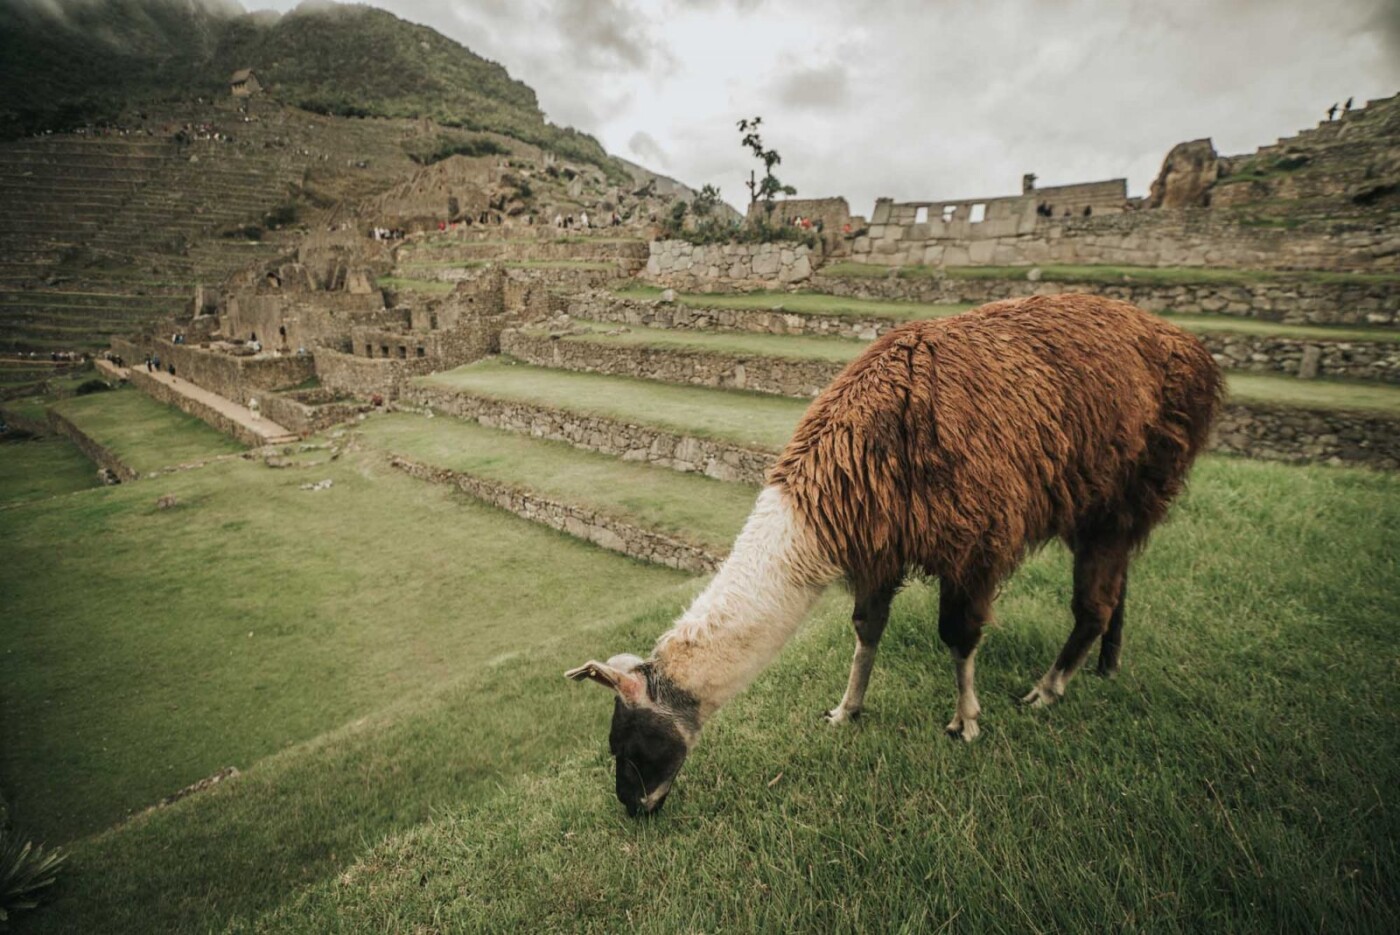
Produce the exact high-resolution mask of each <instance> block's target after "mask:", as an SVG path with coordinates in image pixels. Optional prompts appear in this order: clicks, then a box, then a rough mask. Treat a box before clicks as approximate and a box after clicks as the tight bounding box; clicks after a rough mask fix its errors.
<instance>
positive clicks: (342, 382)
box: [316, 348, 433, 399]
mask: <svg viewBox="0 0 1400 935" xmlns="http://www.w3.org/2000/svg"><path fill="white" fill-rule="evenodd" d="M432 365H433V362H432V361H431V360H429V359H426V358H410V359H408V360H390V359H385V358H375V359H372V360H371V359H370V358H367V357H356V356H355V355H353V354H344V353H341V352H340V351H332V350H327V349H326V348H320V349H318V350H317V351H316V375H317V376H318V377H320V379H321V385H322V386H324V387H325V388H327V389H329V390H333V391H334V392H337V393H348V394H349V395H351V396H359V397H369V396H371V395H373V394H375V393H381V394H383V395H384V396H386V397H388V398H390V399H393V398H395V397H397V396H398V395H399V394H400V392H402V390H403V389H404V387H405V386H407V385H408V381H409V379H410V378H412V377H415V376H419V375H420V374H424V373H429V372H430V371H431V370H432Z"/></svg>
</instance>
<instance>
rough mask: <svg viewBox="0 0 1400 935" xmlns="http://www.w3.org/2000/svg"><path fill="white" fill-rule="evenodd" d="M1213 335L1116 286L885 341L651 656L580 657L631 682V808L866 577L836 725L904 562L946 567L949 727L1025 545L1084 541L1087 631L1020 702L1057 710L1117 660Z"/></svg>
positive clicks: (829, 398)
mask: <svg viewBox="0 0 1400 935" xmlns="http://www.w3.org/2000/svg"><path fill="white" fill-rule="evenodd" d="M1221 386H1222V383H1221V377H1220V372H1219V370H1218V369H1217V367H1216V365H1215V362H1214V361H1213V360H1212V359H1211V356H1210V354H1209V353H1207V351H1206V350H1205V348H1204V347H1203V346H1202V345H1201V343H1200V342H1199V341H1198V340H1196V339H1195V338H1194V337H1192V336H1191V335H1189V334H1187V333H1186V332H1184V331H1182V330H1181V329H1180V328H1177V327H1176V326H1175V325H1172V324H1169V323H1168V322H1166V321H1164V320H1162V319H1161V318H1158V317H1156V316H1154V315H1151V314H1148V313H1147V312H1144V311H1142V310H1141V309H1137V308H1134V307H1133V306H1131V305H1128V304H1126V303H1123V302H1116V301H1112V300H1109V299H1104V298H1099V297H1097V296H1089V295H1060V296H1050V297H1035V298H1029V299H1011V300H1007V301H1003V302H994V303H992V304H990V305H984V306H982V307H981V308H978V309H975V310H973V311H971V312H967V313H965V314H962V315H958V316H955V317H952V318H946V319H941V320H938V321H919V322H911V323H910V324H907V325H903V326H901V327H899V328H896V329H894V330H893V331H891V332H889V333H888V334H886V335H885V336H884V337H882V338H879V339H878V340H876V341H875V342H874V343H873V344H872V345H871V346H870V347H869V348H868V349H867V350H866V351H865V352H864V353H862V354H861V355H860V356H859V357H858V358H857V359H856V360H855V361H853V362H852V363H851V365H850V366H849V367H847V368H846V369H845V370H844V371H843V372H842V373H841V374H840V375H839V376H838V377H837V378H836V379H835V381H833V382H832V384H831V385H830V386H829V387H827V389H826V390H825V391H824V392H823V393H822V394H821V395H820V396H819V397H817V399H816V400H815V401H814V402H813V403H812V405H811V407H810V408H809V409H808V410H807V413H806V415H805V416H804V417H803V419H802V421H801V423H800V424H799V425H798V427H797V430H796V433H795V434H794V435H793V438H792V441H791V442H789V443H788V446H787V448H786V449H785V450H784V452H783V454H782V456H781V457H780V459H779V460H778V462H777V464H776V466H775V467H774V468H773V469H772V470H771V471H770V473H769V475H768V483H767V486H765V487H764V489H763V490H762V492H761V493H760V494H759V496H758V502H757V505H756V506H755V508H754V511H753V514H752V515H751V516H750V517H749V519H748V521H747V522H746V523H745V525H744V529H743V531H742V532H740V534H739V537H738V540H737V541H736V542H735V544H734V549H733V551H732V552H731V553H730V555H729V558H728V559H726V561H725V562H724V564H723V565H722V566H721V567H720V569H719V571H718V572H717V573H716V574H715V577H714V579H713V580H712V581H711V582H710V584H709V586H708V587H707V588H706V589H705V590H704V592H703V593H702V594H701V595H700V596H699V597H698V598H697V599H696V600H695V602H694V603H693V604H692V605H691V606H690V608H689V609H688V610H687V611H686V612H685V613H684V614H683V615H682V616H681V617H680V619H679V620H678V621H677V622H676V624H675V625H674V626H673V627H672V628H671V629H670V630H669V631H668V632H667V633H666V634H664V635H663V636H662V637H661V638H660V640H659V641H658V642H657V644H656V647H655V649H654V650H653V651H652V655H651V657H650V658H649V659H646V660H643V659H640V658H638V657H636V656H630V655H624V656H614V657H613V658H612V659H610V660H608V662H607V663H599V662H589V663H586V664H585V665H583V666H580V667H579V668H577V669H573V670H571V671H570V672H568V673H567V675H568V676H569V677H570V678H573V679H583V678H591V679H593V680H594V681H598V682H601V683H602V684H605V685H607V686H609V687H610V688H612V689H613V690H614V691H615V692H616V693H617V699H616V702H615V705H614V711H613V722H612V731H611V736H610V746H611V752H612V755H613V757H614V758H615V759H616V783H617V796H618V798H619V799H620V800H621V801H622V802H623V804H624V805H625V806H626V807H627V810H628V812H629V813H630V814H632V815H636V814H638V813H645V812H652V811H655V810H656V809H657V808H659V807H660V805H661V803H662V801H663V800H664V799H665V797H666V795H667V794H668V792H669V791H670V788H671V784H672V782H673V780H674V779H675V776H676V773H677V772H678V771H679V769H680V767H681V764H682V762H683V761H684V759H685V757H686V755H687V753H688V752H689V751H690V749H691V748H692V747H693V746H694V745H695V742H696V740H697V739H698V736H699V733H700V728H701V725H703V724H704V723H705V721H706V720H707V719H708V718H709V717H710V716H711V715H713V714H714V712H715V711H716V710H718V709H719V708H720V706H722V705H723V704H725V703H726V702H727V701H728V700H729V699H731V698H733V697H734V696H735V695H736V694H738V692H740V691H741V690H743V688H744V687H745V686H746V685H748V683H749V682H750V681H751V680H752V679H753V678H754V677H755V676H757V675H758V673H759V672H760V671H761V670H762V669H763V668H764V667H765V666H766V665H768V663H769V662H770V661H771V660H772V659H773V658H774V657H775V656H776V655H777V653H778V651H779V650H780V649H781V648H782V646H783V644H784V643H786V642H787V640H788V638H789V637H790V636H791V635H792V634H793V632H794V631H795V630H796V628H797V625H798V624H799V623H800V622H801V620H802V618H803V617H804V616H805V615H806V613H807V611H808V610H809V609H810V608H811V606H812V604H813V602H814V601H815V600H816V599H817V597H818V596H819V595H820V594H821V592H822V590H823V589H824V588H825V587H826V586H827V585H828V584H829V583H830V582H831V581H833V580H834V579H836V578H838V577H841V576H843V575H844V576H845V578H846V579H847V580H848V581H849V583H850V585H851V588H852V590H853V591H854V594H855V613H854V620H853V622H854V624H855V631H856V650H855V658H854V660H853V662H852V664H851V673H850V680H849V682H848V684H847V687H846V693H845V696H844V697H843V698H842V699H841V702H840V704H838V705H837V706H836V707H835V708H833V709H831V710H830V711H828V712H826V717H827V719H828V720H830V721H831V722H832V723H841V722H844V721H848V720H850V719H851V718H854V717H855V716H856V715H858V714H859V713H860V711H861V707H862V705H863V703H864V699H865V690H866V686H867V684H868V683H869V680H870V671H871V667H872V666H873V664H874V661H875V650H876V647H877V646H878V645H879V642H880V636H881V634H882V632H883V631H884V629H885V622H886V620H887V619H888V616H889V611H890V602H891V600H892V599H893V598H894V595H895V592H896V591H897V590H898V588H899V587H900V584H901V582H902V581H903V579H904V577H905V575H906V573H908V572H911V571H912V572H915V573H922V574H924V575H929V576H936V577H937V578H938V579H939V586H940V593H939V612H938V632H939V635H940V637H942V639H943V642H944V643H946V644H947V646H948V648H949V649H950V650H951V651H952V656H953V665H954V673H955V676H956V684H957V702H956V707H955V710H954V714H953V719H952V721H951V722H950V723H949V724H948V728H947V732H948V734H949V735H951V736H954V737H958V738H961V739H963V740H972V739H974V738H975V737H976V736H977V734H978V727H977V718H978V715H979V713H980V711H981V708H980V706H979V705H978V702H977V693H976V691H975V690H974V688H973V656H974V654H975V652H976V649H977V644H978V640H979V639H980V637H981V633H982V628H983V626H985V625H986V623H987V622H988V620H989V619H990V618H991V605H992V600H993V597H994V596H995V593H996V589H997V586H998V584H999V583H1000V582H1001V581H1002V580H1003V579H1004V578H1005V577H1006V576H1007V575H1008V574H1009V573H1010V572H1011V571H1012V570H1013V569H1014V568H1015V567H1016V566H1017V564H1018V563H1019V562H1020V560H1021V558H1022V557H1023V556H1024V555H1025V554H1026V552H1027V551H1028V550H1029V549H1032V548H1034V547H1036V546H1037V545H1040V544H1041V543H1044V542H1047V541H1049V540H1050V539H1054V538H1059V539H1062V540H1064V541H1065V543H1066V544H1067V545H1068V546H1069V548H1070V549H1071V550H1072V552H1073V554H1074V598H1073V601H1072V603H1071V608H1072V610H1073V614H1074V629H1073V631H1072V632H1071V633H1070V636H1069V640H1068V641H1067V642H1066V643H1065V646H1064V649H1062V650H1061V651H1060V654H1059V657H1058V658H1057V659H1056V660H1055V662H1054V664H1053V665H1052V666H1051V667H1050V669H1049V671H1047V672H1046V673H1045V675H1044V676H1043V677H1042V678H1041V679H1040V680H1039V681H1038V682H1037V683H1036V684H1035V687H1034V688H1032V689H1031V691H1030V693H1029V694H1028V695H1026V697H1025V699H1024V701H1025V702H1026V703H1027V704H1031V705H1046V704H1050V703H1052V702H1054V701H1056V700H1057V699H1058V698H1060V697H1061V696H1062V695H1063V694H1064V692H1065V686H1066V683H1067V682H1068V681H1069V679H1070V677H1071V676H1072V675H1073V674H1074V672H1075V670H1076V669H1078V668H1079V666H1080V665H1081V664H1082V663H1083V661H1084V659H1085V657H1086V656H1087V655H1088V653H1089V650H1090V649H1091V648H1092V646H1093V643H1094V641H1095V640H1098V639H1099V638H1100V637H1102V646H1101V648H1100V650H1099V663H1098V666H1099V671H1100V673H1102V674H1104V675H1111V674H1113V673H1114V672H1115V671H1116V670H1117V668H1118V659H1119V653H1120V652H1121V651H1122V645H1123V643H1122V641H1123V601H1124V594H1125V591H1126V584H1127V570H1128V562H1129V558H1130V556H1131V554H1132V552H1133V551H1134V549H1135V548H1136V547H1138V546H1140V545H1142V544H1143V543H1144V541H1145V540H1146V538H1147V535H1148V533H1149V532H1150V531H1151V530H1152V528H1153V526H1155V525H1156V524H1157V523H1158V522H1159V521H1160V520H1161V519H1162V518H1163V516H1164V515H1165V514H1166V512H1167V507H1168V505H1169V504H1170V503H1171V501H1172V499H1173V498H1174V497H1175V496H1176V495H1177V493H1178V492H1180V490H1181V488H1182V485H1183V483H1184V481H1185V478H1186V473H1187V470H1188V469H1189V468H1190V466H1191V463H1192V461H1193V460H1194V459H1195V457H1196V455H1197V454H1198V453H1199V452H1200V450H1201V449H1202V447H1203V446H1204V445H1205V443H1206V438H1207V436H1208V434H1209V432H1210V427H1211V423H1212V421H1213V420H1214V417H1215V414H1216V412H1217V410H1218V408H1219V399H1220V394H1221Z"/></svg>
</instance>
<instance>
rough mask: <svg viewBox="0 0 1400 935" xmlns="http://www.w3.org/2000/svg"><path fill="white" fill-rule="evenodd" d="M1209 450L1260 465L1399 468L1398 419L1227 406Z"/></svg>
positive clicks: (1263, 405) (1374, 414)
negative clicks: (1311, 464) (1283, 463)
mask: <svg viewBox="0 0 1400 935" xmlns="http://www.w3.org/2000/svg"><path fill="white" fill-rule="evenodd" d="M1215 435H1216V437H1215V442H1214V450H1216V451H1224V452H1228V453H1230V454H1237V455H1243V456H1245V457H1247V458H1259V459H1262V460H1265V461H1287V462H1290V463H1293V464H1303V463H1318V462H1320V463H1325V464H1335V465H1343V464H1345V465H1351V466H1364V467H1370V468H1379V469H1381V470H1387V471H1394V470H1396V469H1400V417H1397V416H1387V415H1382V414H1380V413H1366V412H1338V411H1336V410H1313V409H1298V408H1295V407H1292V406H1270V405H1266V404H1263V403H1248V404H1245V403H1230V404H1227V405H1226V406H1225V410H1224V412H1223V413H1221V416H1220V422H1219V423H1218V425H1217V426H1216V433H1215Z"/></svg>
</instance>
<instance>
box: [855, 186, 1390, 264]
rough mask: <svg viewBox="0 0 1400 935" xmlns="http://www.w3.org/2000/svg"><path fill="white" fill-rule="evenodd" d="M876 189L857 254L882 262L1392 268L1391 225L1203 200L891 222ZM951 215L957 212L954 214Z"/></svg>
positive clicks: (889, 208) (890, 209)
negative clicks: (1189, 204)
mask: <svg viewBox="0 0 1400 935" xmlns="http://www.w3.org/2000/svg"><path fill="white" fill-rule="evenodd" d="M896 207H899V206H896V205H893V204H890V203H888V202H886V201H884V200H883V199H882V200H881V202H878V203H877V204H876V207H875V212H874V214H873V215H872V216H871V219H870V231H869V234H868V235H866V236H863V237H858V238H856V241H855V243H854V244H853V245H852V252H853V255H854V256H855V258H856V259H858V260H861V261H863V262H868V263H877V264H881V265H886V266H911V265H917V264H926V265H929V266H983V265H996V266H1032V265H1035V264H1041V263H1069V264H1096V263H1097V264H1116V265H1125V266H1212V267H1221V266H1224V267H1236V268H1241V269H1324V270H1376V271H1387V270H1390V269H1393V268H1394V266H1395V262H1396V257H1397V256H1400V233H1397V232H1396V231H1395V230H1393V229H1386V228H1377V227H1375V226H1374V225H1365V224H1356V225H1353V226H1352V227H1351V228H1349V229H1344V230H1312V229H1293V230H1290V229H1287V228H1275V227H1249V226H1244V225H1241V224H1238V223H1236V222H1234V221H1232V220H1230V217H1229V216H1228V215H1226V214H1224V213H1222V212H1219V211H1212V210H1211V209H1209V208H1176V209H1171V208H1157V209H1152V210H1141V211H1127V212H1124V213H1121V214H1113V215H1102V214H1096V215H1093V216H1091V217H1082V216H1081V217H1056V218H1042V217H1038V216H1037V215H1035V213H1034V207H1033V206H1032V208H1031V210H1030V213H1029V214H1027V213H1026V212H1024V211H1023V212H1021V213H1020V214H1018V215H1017V216H1016V217H1009V218H996V219H993V218H991V217H990V216H989V217H988V220H986V221H984V222H982V223H980V224H967V225H964V227H965V228H966V229H965V230H964V229H962V228H959V229H958V230H948V231H945V230H944V229H943V225H942V224H941V222H938V223H936V224H935V223H933V222H930V223H925V224H907V223H892V213H893V209H894V208H896ZM954 223H959V222H954Z"/></svg>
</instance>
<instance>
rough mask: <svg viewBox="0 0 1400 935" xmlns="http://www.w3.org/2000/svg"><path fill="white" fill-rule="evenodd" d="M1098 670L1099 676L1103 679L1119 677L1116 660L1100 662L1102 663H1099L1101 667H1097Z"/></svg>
mask: <svg viewBox="0 0 1400 935" xmlns="http://www.w3.org/2000/svg"><path fill="white" fill-rule="evenodd" d="M1097 672H1098V676H1099V678H1101V679H1111V678H1117V677H1118V663H1116V662H1114V663H1102V662H1100V663H1099V667H1098V669H1097Z"/></svg>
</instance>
